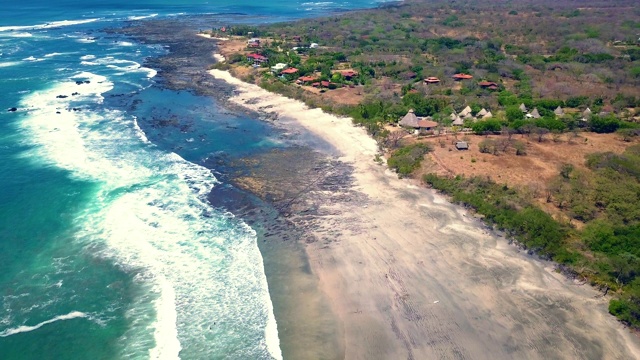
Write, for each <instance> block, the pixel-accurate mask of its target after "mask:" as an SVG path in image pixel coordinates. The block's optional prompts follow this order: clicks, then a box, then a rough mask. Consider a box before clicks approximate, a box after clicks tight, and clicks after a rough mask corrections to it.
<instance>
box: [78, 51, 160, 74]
mask: <svg viewBox="0 0 640 360" xmlns="http://www.w3.org/2000/svg"><path fill="white" fill-rule="evenodd" d="M81 59H82V61H81V62H80V64H81V65H85V66H98V65H103V66H106V67H107V68H109V69H112V70H115V71H121V72H120V73H117V74H116V75H124V74H129V73H134V72H141V73H144V74H145V75H146V77H147V78H152V77H154V76H156V75H157V73H158V72H157V71H156V70H154V69H150V68H147V67H144V66H142V65H140V64H139V63H138V62H135V61H132V60H123V59H116V58H114V57H113V56H107V57H104V58H99V59H97V58H96V57H95V56H93V55H86V56H83V57H82V58H81Z"/></svg>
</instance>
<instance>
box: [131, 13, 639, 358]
mask: <svg viewBox="0 0 640 360" xmlns="http://www.w3.org/2000/svg"><path fill="white" fill-rule="evenodd" d="M204 21H205V20H203V22H204ZM194 26H196V27H197V24H196V25H194V22H193V19H189V21H179V20H172V21H148V22H144V23H141V24H138V25H136V26H134V27H130V28H126V29H123V30H122V31H123V32H124V33H126V34H129V35H131V36H134V37H136V38H138V39H139V40H141V41H147V42H154V43H158V44H165V45H167V46H168V47H169V53H168V54H167V56H165V57H162V58H159V59H152V60H150V65H151V66H154V67H155V68H157V69H159V75H160V77H161V79H162V80H163V81H164V82H165V84H164V85H165V86H167V87H169V88H172V89H185V90H192V91H195V92H196V93H198V94H201V95H213V96H216V97H218V98H220V99H221V100H223V101H225V103H226V104H228V105H229V106H230V108H231V109H233V110H234V111H244V110H243V109H247V110H250V111H252V112H253V113H255V114H256V115H258V116H257V117H261V118H263V119H271V120H274V119H275V121H274V126H276V127H278V128H280V129H282V130H283V131H284V132H285V133H286V135H287V136H286V137H287V141H290V142H291V144H292V146H291V147H290V148H289V149H288V150H286V151H274V152H272V153H267V154H264V155H263V156H258V157H254V158H251V159H243V160H240V161H236V162H234V163H221V162H217V163H215V164H210V166H211V167H213V166H214V165H219V164H223V165H224V166H226V169H227V173H226V175H225V176H227V178H226V180H228V181H229V183H231V184H233V185H234V187H235V188H236V189H238V190H229V191H237V193H236V195H237V198H236V199H235V200H240V199H244V201H243V202H241V201H234V204H235V205H231V204H230V203H228V204H219V205H220V206H230V207H231V206H235V208H234V209H233V210H236V211H237V212H236V211H234V213H236V214H237V215H238V216H246V217H247V218H248V219H249V221H250V222H251V223H252V226H255V227H256V228H257V229H258V233H259V235H260V238H259V239H260V240H259V241H260V244H259V245H260V247H261V251H262V252H263V254H264V256H265V266H266V267H267V269H266V272H267V278H268V281H269V287H270V292H271V296H272V299H273V301H274V307H275V312H276V318H277V321H278V330H279V334H280V340H281V346H282V349H283V354H284V356H285V358H290V359H307V358H345V359H440V358H446V359H449V358H455V359H517V358H526V359H548V358H554V359H555V358H558V359H564V358H566V359H578V358H579V359H630V358H640V347H639V346H638V341H637V339H636V338H635V335H633V334H632V333H630V332H629V331H628V330H627V329H626V328H624V327H623V326H622V325H621V324H620V323H618V322H617V321H616V320H615V319H614V318H613V317H611V316H610V315H609V314H608V313H607V304H608V300H607V299H606V298H604V297H602V296H601V294H600V293H599V292H597V291H596V290H594V289H592V288H590V287H588V286H586V285H579V284H577V283H575V282H573V281H572V280H570V279H567V278H565V277H564V276H563V275H561V274H559V273H557V272H555V271H554V264H553V263H551V262H545V261H541V260H539V259H537V258H534V257H532V256H530V255H528V254H526V253H525V252H521V251H519V250H518V248H517V247H514V246H511V245H510V244H509V242H508V240H507V239H505V238H504V237H503V236H501V235H500V234H498V233H495V232H494V231H493V230H492V229H490V228H488V227H486V226H485V225H484V224H483V223H482V222H481V221H480V220H479V219H477V218H476V217H474V216H473V214H472V213H470V212H468V211H467V210H465V209H464V208H462V207H460V206H457V205H452V204H450V203H448V202H447V199H446V198H444V197H442V196H440V195H438V194H436V193H435V192H434V191H433V190H430V189H426V188H424V187H422V186H420V184H418V183H417V182H414V181H411V180H402V179H398V177H397V175H396V174H395V173H393V172H391V171H389V170H388V169H387V168H386V167H385V166H383V165H380V164H379V163H378V162H376V161H374V158H375V157H376V154H378V145H377V144H376V142H375V141H374V140H373V139H372V138H371V137H369V136H368V135H367V133H366V132H365V130H364V129H363V128H361V127H354V126H353V125H352V122H351V120H350V119H348V118H340V117H336V116H333V115H329V114H326V113H323V112H322V111H321V110H319V109H309V108H308V107H307V106H306V105H304V104H302V103H301V102H298V101H295V100H292V99H288V98H285V97H283V96H280V95H277V94H273V93H269V92H267V91H266V90H263V89H261V88H259V87H258V86H256V85H252V84H247V83H244V82H242V81H240V80H238V79H236V78H234V77H232V76H231V75H230V74H229V73H228V72H225V71H221V70H211V71H210V72H208V71H207V64H210V63H212V62H213V61H214V57H213V54H214V53H215V51H216V48H215V41H214V40H211V39H206V38H203V37H200V36H196V34H195V31H194V30H193V28H194ZM217 170H218V171H219V169H217ZM215 191H223V190H221V189H214V192H215ZM214 195H215V194H212V197H211V198H212V202H215V200H213V199H215V198H216V196H214ZM227 195H228V194H227ZM239 204H242V205H239ZM256 204H260V205H259V206H256Z"/></svg>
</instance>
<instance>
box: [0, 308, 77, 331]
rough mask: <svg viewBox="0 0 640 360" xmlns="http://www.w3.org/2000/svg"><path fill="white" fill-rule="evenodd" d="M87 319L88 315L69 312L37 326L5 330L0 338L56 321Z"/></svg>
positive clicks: (32, 329)
mask: <svg viewBox="0 0 640 360" xmlns="http://www.w3.org/2000/svg"><path fill="white" fill-rule="evenodd" d="M88 317H89V315H87V314H85V313H83V312H80V311H72V312H70V313H68V314H66V315H59V316H56V317H54V318H52V319H49V320H46V321H43V322H41V323H39V324H37V325H34V326H26V325H23V326H18V327H16V328H11V329H6V330H4V331H2V332H0V337H7V336H11V335H15V334H20V333H24V332H30V331H34V330H38V329H40V328H41V327H43V326H45V325H48V324H51V323H54V322H56V321H62V320H71V319H77V318H88Z"/></svg>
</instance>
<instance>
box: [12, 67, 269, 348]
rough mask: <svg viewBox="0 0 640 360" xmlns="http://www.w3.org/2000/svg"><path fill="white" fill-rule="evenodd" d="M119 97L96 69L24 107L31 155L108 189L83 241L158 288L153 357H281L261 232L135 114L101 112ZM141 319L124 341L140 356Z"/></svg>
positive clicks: (209, 177) (87, 217)
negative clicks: (110, 96)
mask: <svg viewBox="0 0 640 360" xmlns="http://www.w3.org/2000/svg"><path fill="white" fill-rule="evenodd" d="M95 60H96V61H97V62H102V61H103V60H102V59H95ZM108 60H109V61H110V62H111V64H114V63H115V64H129V66H130V65H133V64H132V63H127V62H126V61H121V60H117V59H113V58H111V59H108ZM76 81H79V82H81V84H80V85H78V84H76ZM85 81H88V82H89V83H86V82H85ZM111 88H113V84H112V83H111V82H110V81H109V79H107V78H105V77H103V76H98V75H95V74H92V73H89V72H84V73H79V74H77V75H76V76H74V77H73V78H71V79H69V81H66V82H62V83H58V84H56V85H55V86H53V87H52V88H51V89H49V90H46V91H40V92H34V93H32V94H28V95H27V96H26V97H25V99H24V101H23V104H21V105H23V106H24V107H28V108H30V109H31V110H30V111H29V113H28V116H27V117H26V119H25V120H24V123H23V125H24V129H25V131H27V136H28V138H29V142H30V144H31V145H32V146H31V148H32V150H30V151H29V152H26V153H25V154H24V156H25V158H28V159H29V160H31V161H37V162H41V163H44V165H48V166H55V167H58V168H63V169H66V170H68V171H69V172H70V173H71V174H72V176H74V177H77V178H79V179H83V180H88V181H92V182H96V183H97V184H99V185H100V186H99V190H97V193H96V196H95V199H94V200H93V201H91V202H89V203H87V207H86V210H85V211H84V212H83V213H82V214H81V215H80V216H79V217H78V218H77V219H76V221H77V224H78V226H79V227H80V228H81V229H82V230H80V231H78V233H77V241H79V242H80V243H82V244H86V246H87V249H92V250H91V253H92V254H94V255H95V256H103V257H107V258H111V259H114V261H116V262H117V263H119V264H121V265H122V266H123V267H124V268H125V269H131V271H135V272H139V274H140V275H139V276H138V277H137V279H138V280H139V281H143V282H144V283H149V284H152V285H153V288H154V291H155V294H156V295H154V297H153V298H149V299H148V300H147V301H152V303H153V305H154V308H155V312H156V318H155V323H153V324H151V326H152V327H153V338H154V340H155V345H154V346H148V347H146V349H148V353H147V354H146V355H147V356H149V357H151V358H162V359H176V358H178V356H179V354H180V351H181V349H182V351H185V353H186V354H188V353H189V352H191V353H198V354H201V355H202V356H203V357H208V358H219V357H224V356H229V357H236V358H275V359H281V358H282V356H281V354H280V348H279V340H278V335H277V326H276V323H275V318H274V316H273V309H272V304H271V300H270V297H269V293H268V288H267V283H266V278H265V275H264V271H263V263H262V257H261V255H260V252H259V250H258V248H257V246H256V236H255V232H254V231H253V230H252V229H251V228H250V227H248V226H247V225H246V224H244V223H242V222H241V221H239V220H237V219H235V218H234V217H233V216H232V215H231V214H224V213H221V212H220V211H218V210H216V209H213V208H211V207H210V206H209V205H208V203H207V202H206V201H204V198H205V197H206V196H207V195H208V194H209V193H210V191H211V189H212V188H213V186H215V184H216V183H217V180H216V179H215V177H214V176H213V174H212V173H211V171H209V170H208V169H206V168H203V167H200V166H198V165H195V164H192V163H190V162H187V161H185V160H184V159H182V158H181V157H180V156H178V155H177V154H174V153H166V152H162V151H160V150H158V149H157V148H156V147H155V146H154V145H153V144H150V143H149V142H148V140H147V139H146V137H144V134H143V133H142V132H141V130H140V128H139V127H138V126H137V124H136V121H135V118H133V117H131V116H128V115H127V114H125V113H122V112H120V111H115V110H108V109H100V108H93V110H92V111H90V110H91V109H92V108H91V106H90V105H88V104H100V103H101V102H102V100H103V98H102V95H101V94H102V93H104V92H106V91H108V90H110V89H111ZM73 93H77V95H72V94H73ZM58 95H67V96H68V97H66V98H59V97H57V96H58ZM73 107H80V108H81V109H82V110H81V111H73V110H71V111H69V109H72V108H73ZM56 112H60V114H56ZM100 244H101V245H100ZM96 248H98V249H100V250H99V251H94V250H95V249H96ZM136 314H139V312H135V311H133V312H130V316H132V319H131V323H132V325H131V327H132V329H134V330H133V332H131V333H127V334H126V336H125V337H124V338H123V339H126V340H127V341H126V342H127V345H126V348H127V349H126V352H127V354H137V355H138V356H139V355H140V353H139V351H140V346H142V345H140V344H146V343H145V341H144V339H143V338H144V337H145V336H147V334H148V333H149V330H148V327H149V326H150V325H149V324H146V323H144V321H143V320H144V317H137V316H136ZM216 323H217V325H216ZM137 337H138V338H137ZM227 342H228V343H229V344H235V345H233V346H231V347H226V346H227V345H225V344H226V343H227ZM237 344H243V346H242V349H238V345H237ZM149 348H150V349H149ZM183 348H184V349H183ZM233 351H236V352H238V351H239V352H238V353H235V356H234V353H233ZM247 354H248V355H247Z"/></svg>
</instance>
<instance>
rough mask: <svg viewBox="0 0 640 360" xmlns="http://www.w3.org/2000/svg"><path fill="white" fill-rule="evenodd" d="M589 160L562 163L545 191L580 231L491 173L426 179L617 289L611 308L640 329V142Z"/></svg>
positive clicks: (539, 249) (532, 245)
mask: <svg viewBox="0 0 640 360" xmlns="http://www.w3.org/2000/svg"><path fill="white" fill-rule="evenodd" d="M586 165H587V168H588V170H579V169H576V168H574V167H573V166H570V165H565V166H563V167H562V168H561V169H560V172H559V174H558V177H557V178H556V179H555V180H554V181H553V182H552V184H551V186H550V188H549V193H548V195H547V201H549V202H551V203H553V204H554V205H555V206H557V208H559V209H560V210H562V211H563V212H564V213H565V214H566V215H567V216H569V217H570V218H572V219H575V220H577V221H580V222H582V223H583V224H584V227H583V229H582V230H577V229H575V228H572V227H570V226H569V225H568V224H567V223H565V222H559V221H557V220H555V219H554V218H552V217H551V216H550V215H548V214H547V213H545V212H544V211H542V210H541V209H540V208H539V207H538V206H536V205H535V204H534V203H532V202H530V201H529V200H526V198H525V197H524V196H523V195H522V194H521V192H519V191H518V190H517V189H512V188H509V187H507V186H506V185H500V184H497V183H494V182H492V181H490V180H487V179H482V178H464V177H460V176H458V177H455V178H446V177H439V176H437V175H435V174H428V175H425V176H424V181H425V182H426V183H427V184H429V185H430V186H432V187H433V188H435V189H438V190H440V191H442V192H444V193H446V194H448V195H450V196H451V197H452V199H453V201H455V202H459V203H463V204H466V205H468V206H470V207H472V208H473V209H475V210H476V211H477V212H478V213H479V214H482V215H483V216H484V218H485V220H486V221H487V222H489V223H491V224H494V225H495V226H496V228H498V229H500V230H503V231H505V232H507V233H508V234H509V235H510V236H511V237H512V238H513V239H515V240H517V241H518V243H520V244H521V245H522V246H524V247H525V248H527V249H530V250H532V251H535V252H536V253H538V254H540V255H541V256H543V257H544V258H548V259H552V260H554V261H556V262H558V263H560V264H563V265H566V266H568V267H570V268H571V269H572V270H573V271H574V272H575V273H576V274H578V276H580V277H582V278H584V279H586V280H587V281H589V282H590V283H591V284H592V285H594V286H597V287H599V288H600V289H601V290H603V291H604V292H605V293H606V292H609V291H611V292H613V293H614V299H613V300H611V302H610V305H609V311H610V312H611V313H612V314H613V315H615V316H617V317H618V318H619V319H620V320H621V321H623V322H625V323H627V324H628V325H630V326H633V327H634V328H638V329H640V145H635V146H631V147H629V148H628V149H627V151H625V152H624V153H623V154H613V153H596V154H592V155H589V156H588V158H587V160H586Z"/></svg>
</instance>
